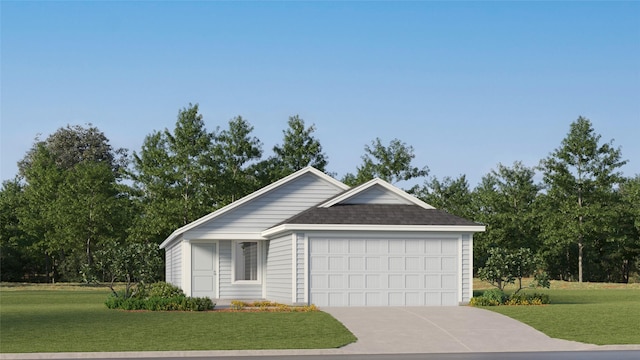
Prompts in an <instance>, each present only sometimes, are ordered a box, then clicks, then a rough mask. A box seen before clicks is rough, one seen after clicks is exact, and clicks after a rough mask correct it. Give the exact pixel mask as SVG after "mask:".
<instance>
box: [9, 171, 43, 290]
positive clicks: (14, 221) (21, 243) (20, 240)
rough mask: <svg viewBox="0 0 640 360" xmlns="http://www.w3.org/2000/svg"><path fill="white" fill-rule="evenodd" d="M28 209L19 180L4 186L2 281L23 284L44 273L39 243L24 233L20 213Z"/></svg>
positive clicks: (22, 186) (15, 179) (10, 181)
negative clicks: (39, 256) (24, 208)
mask: <svg viewBox="0 0 640 360" xmlns="http://www.w3.org/2000/svg"><path fill="white" fill-rule="evenodd" d="M24 206H25V197H24V185H23V184H22V183H21V182H20V180H19V178H17V177H16V178H14V179H13V180H7V181H4V182H3V183H2V189H1V190H0V276H1V278H0V279H1V280H2V281H23V280H25V278H26V279H30V278H32V277H33V276H34V275H36V274H38V273H43V272H44V271H43V269H41V268H40V264H39V261H38V260H39V259H38V254H37V253H34V251H33V249H32V245H33V243H34V242H35V240H34V239H33V238H32V237H30V236H28V235H27V234H26V233H25V232H24V231H22V230H21V229H20V218H19V217H18V213H17V212H18V210H19V209H22V208H23V207H24Z"/></svg>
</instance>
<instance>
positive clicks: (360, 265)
mask: <svg viewBox="0 0 640 360" xmlns="http://www.w3.org/2000/svg"><path fill="white" fill-rule="evenodd" d="M354 270H357V271H362V270H365V266H364V258H363V257H356V256H351V257H349V271H354Z"/></svg>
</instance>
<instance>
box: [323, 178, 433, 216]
mask: <svg viewBox="0 0 640 360" xmlns="http://www.w3.org/2000/svg"><path fill="white" fill-rule="evenodd" d="M376 186H379V187H382V188H383V189H384V190H385V191H387V192H388V193H390V194H392V195H394V196H395V197H397V198H398V199H401V200H404V201H405V202H407V203H409V204H414V205H417V206H419V207H421V208H423V209H435V208H434V207H433V206H431V205H429V204H427V203H425V202H424V201H422V200H420V199H418V198H417V197H415V196H412V195H410V194H408V193H406V192H404V191H402V190H401V189H399V188H397V187H395V186H393V185H391V184H389V183H388V182H386V181H384V180H382V179H379V178H375V179H373V180H369V181H367V182H366V183H364V184H362V185H359V186H356V187H354V188H351V189H349V190H346V191H345V192H343V193H342V194H338V195H337V196H335V197H333V198H331V199H329V200H328V201H327V202H325V203H322V204H320V205H318V207H322V208H328V207H331V206H333V205H336V204H339V203H345V202H348V201H349V199H353V198H355V197H356V196H358V195H359V194H362V193H364V192H365V191H367V190H370V189H372V188H374V187H376Z"/></svg>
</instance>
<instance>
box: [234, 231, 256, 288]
mask: <svg viewBox="0 0 640 360" xmlns="http://www.w3.org/2000/svg"><path fill="white" fill-rule="evenodd" d="M234 250H235V258H234V260H235V268H234V270H235V279H234V280H235V281H246V280H249V281H257V280H258V242H257V241H237V242H236V243H235V249H234Z"/></svg>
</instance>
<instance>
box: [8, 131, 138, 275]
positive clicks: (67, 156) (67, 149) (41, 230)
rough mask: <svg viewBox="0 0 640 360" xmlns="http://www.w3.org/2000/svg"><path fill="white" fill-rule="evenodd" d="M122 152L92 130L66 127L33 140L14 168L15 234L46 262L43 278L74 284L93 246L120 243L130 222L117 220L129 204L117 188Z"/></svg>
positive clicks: (126, 219)
mask: <svg viewBox="0 0 640 360" xmlns="http://www.w3.org/2000/svg"><path fill="white" fill-rule="evenodd" d="M126 162H127V159H126V150H122V149H118V150H113V149H112V148H111V145H109V142H108V139H107V138H106V136H104V134H103V133H102V132H100V131H99V130H98V129H97V128H95V127H89V128H83V127H80V126H73V127H71V126H67V127H66V128H61V129H59V130H58V131H56V132H55V133H53V134H51V135H50V136H49V137H48V138H47V139H46V140H45V141H39V140H36V142H35V144H34V145H33V147H32V148H31V150H30V151H29V152H28V153H27V155H26V156H25V158H24V159H23V160H22V161H21V162H20V163H19V169H20V175H21V176H22V177H23V179H24V182H25V185H24V205H23V206H21V208H19V209H17V211H16V213H17V216H18V219H19V224H20V230H22V231H23V232H24V233H25V234H26V235H27V236H28V237H29V238H31V239H34V241H33V243H32V244H31V249H32V250H34V251H37V252H41V253H43V254H44V257H45V264H46V267H47V268H48V269H47V270H46V273H47V276H49V275H53V279H54V280H59V276H62V279H66V280H76V279H78V276H79V271H80V268H81V266H82V265H85V266H91V264H92V255H91V253H92V249H93V248H94V247H95V246H96V244H97V242H99V241H101V240H104V239H110V240H113V238H114V237H121V236H123V234H124V231H125V229H126V228H127V227H128V221H129V218H128V217H125V216H120V215H119V214H120V209H121V208H127V207H128V201H129V200H128V198H127V197H126V196H119V195H120V190H119V189H123V188H126V187H124V186H123V185H119V184H118V179H120V177H121V175H122V172H121V170H122V167H123V166H126Z"/></svg>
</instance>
